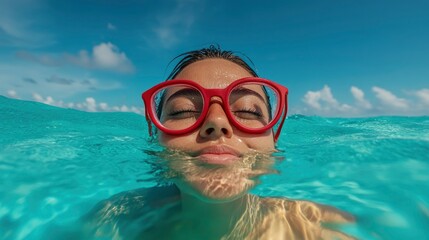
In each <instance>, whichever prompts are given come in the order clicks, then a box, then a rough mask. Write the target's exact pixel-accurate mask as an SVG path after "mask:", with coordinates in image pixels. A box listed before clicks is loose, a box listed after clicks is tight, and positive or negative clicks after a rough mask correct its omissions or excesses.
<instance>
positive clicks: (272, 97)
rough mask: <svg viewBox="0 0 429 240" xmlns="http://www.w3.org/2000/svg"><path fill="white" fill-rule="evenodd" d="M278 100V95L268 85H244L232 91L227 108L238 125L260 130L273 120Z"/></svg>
mask: <svg viewBox="0 0 429 240" xmlns="http://www.w3.org/2000/svg"><path fill="white" fill-rule="evenodd" d="M279 100H280V98H279V93H278V92H277V91H276V90H275V89H274V88H273V87H271V86H270V85H266V84H262V83H246V84H241V85H238V86H236V87H235V88H233V89H232V91H231V94H230V96H229V107H230V111H231V113H232V116H234V118H235V120H236V121H237V123H238V124H240V125H242V126H243V127H246V128H249V129H260V128H263V127H265V126H266V125H268V124H270V123H271V122H272V119H274V117H275V116H274V115H275V114H276V113H277V112H278V109H277V108H278V106H279Z"/></svg>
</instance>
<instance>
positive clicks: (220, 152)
mask: <svg viewBox="0 0 429 240" xmlns="http://www.w3.org/2000/svg"><path fill="white" fill-rule="evenodd" d="M240 157H241V154H240V153H239V152H238V151H237V150H235V149H233V148H231V147H228V146H224V145H218V146H210V147H206V148H203V149H202V150H200V151H198V152H197V153H196V158H197V159H199V160H201V161H202V162H204V163H207V164H217V165H228V164H231V163H233V162H235V161H237V160H239V159H240Z"/></svg>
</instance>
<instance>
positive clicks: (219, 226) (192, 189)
mask: <svg viewBox="0 0 429 240" xmlns="http://www.w3.org/2000/svg"><path fill="white" fill-rule="evenodd" d="M250 76H251V75H250V74H249V73H248V72H247V71H246V70H245V69H243V68H242V67H240V66H239V65H237V64H235V63H232V62H230V61H227V60H223V59H206V60H201V61H198V62H195V63H192V64H190V65H189V66H187V67H186V68H185V69H183V70H182V71H181V72H180V73H179V74H178V75H177V77H176V79H187V80H192V81H195V82H197V83H198V84H200V85H201V86H203V87H205V88H224V87H226V86H228V85H229V84H230V83H231V82H233V81H235V80H237V79H240V78H243V77H250ZM158 140H159V142H160V144H162V145H163V146H165V147H166V148H168V149H171V150H173V151H177V156H176V155H174V154H173V155H169V156H168V159H166V160H167V162H168V165H169V168H170V169H171V175H172V177H171V179H172V180H173V182H174V184H175V185H174V186H172V187H168V188H165V189H162V190H160V191H159V192H157V193H153V192H142V193H136V194H135V195H126V194H125V195H120V196H116V197H112V198H111V199H109V200H107V201H106V202H104V203H103V204H101V205H100V206H99V208H98V209H96V210H95V211H94V212H93V213H92V214H91V216H92V217H89V218H90V219H91V220H90V221H89V222H90V223H91V224H90V225H92V226H94V225H95V226H97V229H99V231H98V234H99V236H102V235H105V234H107V235H110V236H117V237H118V239H120V238H121V230H120V225H121V224H118V222H119V221H120V219H123V218H125V219H137V218H141V216H142V215H148V216H150V215H151V214H153V215H154V216H156V217H153V218H151V219H150V221H152V222H153V224H152V225H151V226H149V227H146V228H145V229H143V230H141V232H139V233H137V234H134V235H133V236H132V237H130V236H128V237H123V238H127V239H129V238H136V239H140V238H141V239H353V238H352V237H350V236H347V235H345V234H343V233H341V232H339V231H336V230H334V229H331V228H326V227H325V224H331V225H330V226H335V224H344V223H350V222H353V217H352V216H350V215H348V214H346V213H344V212H341V211H339V210H337V209H334V208H332V207H328V206H322V205H319V204H316V203H312V202H308V201H296V200H289V199H286V198H261V197H258V196H254V195H250V194H248V191H249V189H251V188H252V187H253V186H254V185H255V184H256V183H257V182H256V181H257V177H258V176H261V175H263V174H267V173H272V172H273V171H274V170H273V169H272V165H273V162H274V160H273V159H272V157H270V155H271V153H272V152H274V151H275V143H274V140H273V133H272V131H271V130H268V131H266V132H265V133H262V134H248V133H244V132H242V131H240V130H238V129H237V128H235V127H234V126H233V125H232V124H231V123H230V121H229V120H228V117H227V116H226V114H225V112H224V109H223V107H222V102H221V100H220V99H217V98H213V99H211V105H210V108H209V111H208V113H207V116H206V118H205V120H204V122H203V124H202V126H201V127H200V128H199V129H197V130H195V131H194V132H191V133H189V134H186V135H180V136H177V135H176V136H173V135H168V134H165V133H163V132H161V131H160V132H159V133H158ZM207 148H209V149H213V148H214V149H216V151H220V152H222V151H225V152H228V153H230V152H233V153H234V154H236V155H237V159H239V160H237V161H236V162H234V163H230V162H228V163H225V164H220V166H218V165H216V164H211V163H210V161H209V163H207V162H204V164H201V162H202V160H204V159H206V158H207V156H204V158H203V157H201V156H202V155H203V154H204V150H205V149H207ZM186 156H188V157H186ZM189 156H190V157H189ZM209 160H210V159H209ZM159 193H162V194H164V195H165V194H166V196H164V197H163V200H162V201H161V198H157V199H153V200H147V199H146V198H145V197H142V196H156V195H157V194H159ZM142 199H143V200H142ZM136 206H137V207H136ZM138 206H140V207H138ZM155 212H156V213H155ZM133 213H134V214H133ZM136 213H138V214H136ZM145 222H147V221H145ZM332 224H334V225H332ZM105 226H110V227H107V228H106V227H105ZM106 229H107V232H106ZM137 232H138V231H137ZM95 233H97V231H95Z"/></svg>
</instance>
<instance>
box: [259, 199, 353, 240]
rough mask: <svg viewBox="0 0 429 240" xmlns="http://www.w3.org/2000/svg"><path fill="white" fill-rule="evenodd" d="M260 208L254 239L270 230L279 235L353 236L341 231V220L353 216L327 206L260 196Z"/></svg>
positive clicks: (350, 220) (348, 221)
mask: <svg viewBox="0 0 429 240" xmlns="http://www.w3.org/2000/svg"><path fill="white" fill-rule="evenodd" d="M260 209H261V210H262V211H261V212H262V216H261V221H260V225H261V226H262V228H258V230H255V233H257V234H258V239H271V238H272V235H271V233H276V234H277V235H279V236H277V237H278V238H282V239H354V238H353V237H352V236H349V235H347V234H345V233H343V232H342V231H341V228H342V226H344V224H352V223H353V222H354V217H353V216H352V215H351V214H349V213H347V212H344V211H341V210H339V209H337V208H334V207H331V206H327V205H322V204H319V203H315V202H311V201H303V200H292V199H287V198H260ZM327 226H329V227H327ZM261 229H262V230H261Z"/></svg>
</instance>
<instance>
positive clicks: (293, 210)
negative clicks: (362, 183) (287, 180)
mask: <svg viewBox="0 0 429 240" xmlns="http://www.w3.org/2000/svg"><path fill="white" fill-rule="evenodd" d="M261 204H262V206H263V207H264V208H265V209H266V210H267V211H268V212H277V213H284V214H288V215H290V214H292V215H297V216H301V217H304V218H306V219H307V220H310V221H312V222H326V221H329V222H338V223H342V222H343V223H347V222H353V221H354V217H353V215H351V214H349V213H347V212H345V211H342V210H340V209H338V208H335V207H332V206H329V205H324V204H320V203H315V202H311V201H306V200H292V199H288V198H283V197H282V198H261Z"/></svg>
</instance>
